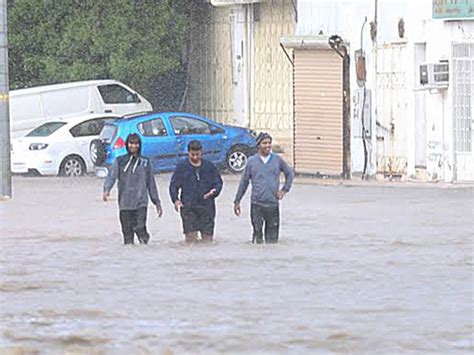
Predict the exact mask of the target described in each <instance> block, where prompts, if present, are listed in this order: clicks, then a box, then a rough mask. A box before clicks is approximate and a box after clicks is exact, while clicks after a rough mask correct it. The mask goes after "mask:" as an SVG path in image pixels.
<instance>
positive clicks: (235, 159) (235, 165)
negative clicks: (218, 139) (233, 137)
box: [227, 145, 248, 173]
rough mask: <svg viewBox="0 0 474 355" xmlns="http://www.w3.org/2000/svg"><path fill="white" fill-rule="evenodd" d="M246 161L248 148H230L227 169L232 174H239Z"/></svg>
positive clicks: (240, 146)
mask: <svg viewBox="0 0 474 355" xmlns="http://www.w3.org/2000/svg"><path fill="white" fill-rule="evenodd" d="M247 160H248V148H247V147H245V146H242V145H237V146H234V147H232V148H231V149H230V150H229V153H228V154H227V168H228V169H229V171H230V172H232V173H241V172H242V171H243V170H244V169H245V166H246V165H247Z"/></svg>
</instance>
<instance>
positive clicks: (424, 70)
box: [420, 61, 449, 88]
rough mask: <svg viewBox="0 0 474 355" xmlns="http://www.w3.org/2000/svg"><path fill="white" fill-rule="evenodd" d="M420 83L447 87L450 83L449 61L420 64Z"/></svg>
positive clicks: (434, 86)
mask: <svg viewBox="0 0 474 355" xmlns="http://www.w3.org/2000/svg"><path fill="white" fill-rule="evenodd" d="M420 84H421V85H422V86H424V87H433V88H447V87H448V85H449V63H448V62H447V61H442V62H439V63H427V64H421V65H420Z"/></svg>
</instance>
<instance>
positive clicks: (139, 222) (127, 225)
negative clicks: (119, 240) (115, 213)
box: [120, 207, 150, 244]
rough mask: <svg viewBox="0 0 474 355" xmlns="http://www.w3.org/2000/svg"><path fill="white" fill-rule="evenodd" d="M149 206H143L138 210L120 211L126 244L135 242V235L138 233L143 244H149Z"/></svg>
mask: <svg viewBox="0 0 474 355" xmlns="http://www.w3.org/2000/svg"><path fill="white" fill-rule="evenodd" d="M146 216H147V208H146V207H141V208H138V209H136V210H122V211H120V224H121V225H122V234H123V242H124V244H133V237H134V235H135V234H136V235H137V237H138V241H139V242H140V243H141V244H147V243H148V241H149V240H150V235H149V234H148V231H147V230H146Z"/></svg>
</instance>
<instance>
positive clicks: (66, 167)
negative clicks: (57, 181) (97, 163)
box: [59, 155, 86, 177]
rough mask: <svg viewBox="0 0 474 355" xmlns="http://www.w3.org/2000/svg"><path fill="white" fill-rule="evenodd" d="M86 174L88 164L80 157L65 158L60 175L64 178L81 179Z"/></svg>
mask: <svg viewBox="0 0 474 355" xmlns="http://www.w3.org/2000/svg"><path fill="white" fill-rule="evenodd" d="M85 173H86V164H85V163H84V160H82V158H81V157H80V156H78V155H70V156H68V157H66V158H64V160H63V162H62V163H61V167H60V168H59V175H60V176H64V177H79V176H83V175H84V174H85Z"/></svg>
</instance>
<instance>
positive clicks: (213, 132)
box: [210, 127, 222, 134]
mask: <svg viewBox="0 0 474 355" xmlns="http://www.w3.org/2000/svg"><path fill="white" fill-rule="evenodd" d="M210 132H211V134H219V133H222V130H221V129H220V128H218V127H211V129H210Z"/></svg>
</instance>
